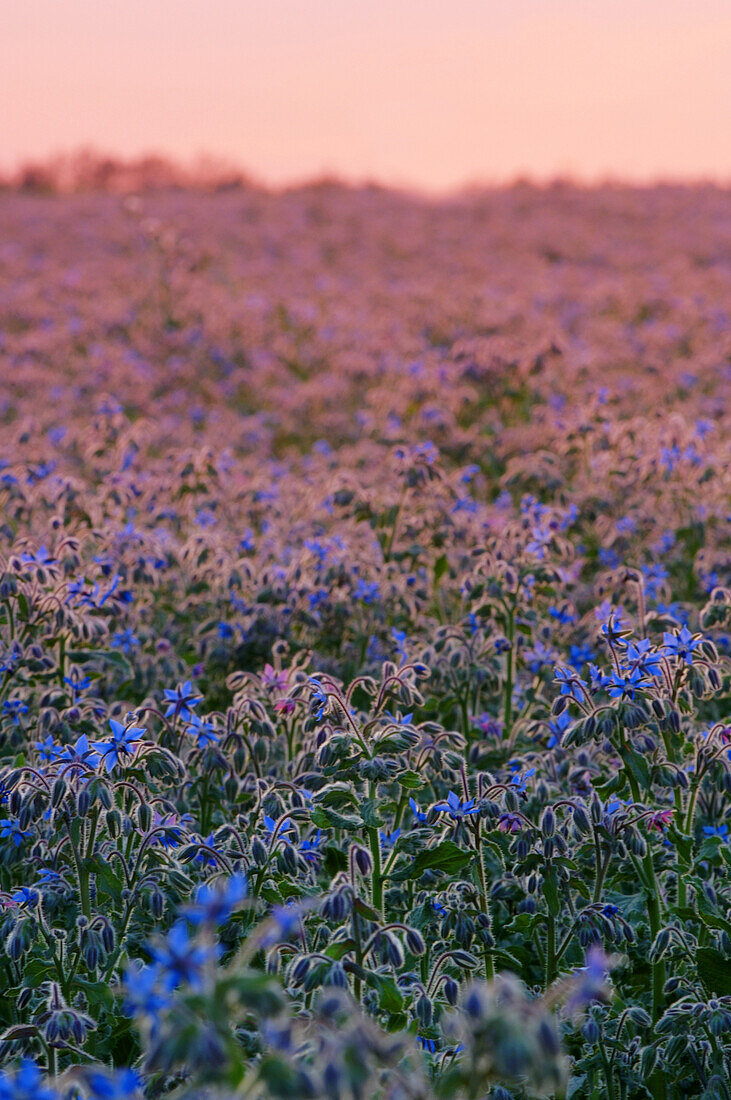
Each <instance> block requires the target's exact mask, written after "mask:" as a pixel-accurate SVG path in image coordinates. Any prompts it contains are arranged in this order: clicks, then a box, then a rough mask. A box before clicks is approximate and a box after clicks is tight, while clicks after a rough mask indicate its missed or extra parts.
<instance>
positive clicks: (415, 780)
mask: <svg viewBox="0 0 731 1100" xmlns="http://www.w3.org/2000/svg"><path fill="white" fill-rule="evenodd" d="M398 784H399V786H400V787H405V788H406V790H407V791H416V790H418V789H419V787H423V786H424V780H423V779H421V778H420V777H419V776H418V775H417V774H416V772H412V771H408V772H402V773H401V775H399V776H398Z"/></svg>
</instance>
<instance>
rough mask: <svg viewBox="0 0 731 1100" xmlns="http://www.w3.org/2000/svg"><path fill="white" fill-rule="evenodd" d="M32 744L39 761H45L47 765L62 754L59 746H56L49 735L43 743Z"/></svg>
mask: <svg viewBox="0 0 731 1100" xmlns="http://www.w3.org/2000/svg"><path fill="white" fill-rule="evenodd" d="M33 744H34V745H35V747H36V748H37V749H38V755H39V756H40V758H41V760H43V761H45V763H47V764H50V763H51V762H52V761H54V760H55V759H56V757H57V756H61V754H62V752H63V749H62V748H61V746H60V745H57V744H56V742H55V741H54V740H53V737H52V736H51V734H50V733H49V735H48V737H47V738H46V739H45V741H34V742H33Z"/></svg>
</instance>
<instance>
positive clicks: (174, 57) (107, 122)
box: [0, 0, 731, 190]
mask: <svg viewBox="0 0 731 1100" xmlns="http://www.w3.org/2000/svg"><path fill="white" fill-rule="evenodd" d="M730 58H731V0H121V2H114V0H0V73H1V74H2V75H1V76H0V80H1V81H2V110H1V111H0V167H1V168H3V169H6V170H7V169H9V168H12V167H14V166H15V165H17V163H18V162H19V161H20V160H23V159H26V158H39V157H42V156H45V155H48V154H51V153H56V152H63V151H70V150H73V149H77V148H79V147H80V146H82V145H91V146H94V147H96V148H97V149H100V150H102V151H104V152H112V153H118V154H123V155H131V154H137V153H140V152H148V151H159V152H163V153H167V154H170V155H173V156H175V157H176V158H180V159H182V160H185V161H188V160H190V159H191V158H192V157H194V156H195V155H196V154H199V153H210V154H214V155H218V156H220V157H223V158H225V159H227V160H230V161H232V162H235V163H236V164H238V165H240V166H241V167H242V168H244V169H245V170H246V171H248V172H249V173H251V174H252V175H253V176H254V177H256V178H259V179H261V180H263V181H265V182H269V183H277V184H278V183H285V182H290V181H293V180H300V179H303V178H306V177H311V176H314V175H318V174H322V173H323V172H331V173H336V174H338V175H340V176H344V177H346V178H348V179H354V180H362V179H365V178H369V179H377V180H379V181H382V182H386V183H400V184H407V185H412V186H417V187H421V188H425V189H429V190H443V189H448V188H451V187H455V186H459V185H461V184H464V183H472V182H478V181H487V182H494V181H499V180H505V179H509V178H513V177H515V176H517V175H530V176H534V177H538V178H546V177H549V176H555V175H564V176H565V175H572V176H578V177H580V178H583V179H596V178H597V177H602V176H607V175H609V176H612V177H621V178H632V179H642V180H646V179H650V178H656V177H672V178H679V177H680V178H698V177H712V178H715V179H720V180H723V181H729V180H731V64H730V63H729V59H730Z"/></svg>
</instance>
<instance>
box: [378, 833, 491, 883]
mask: <svg viewBox="0 0 731 1100" xmlns="http://www.w3.org/2000/svg"><path fill="white" fill-rule="evenodd" d="M471 859H474V853H472V852H465V851H464V850H463V849H462V848H459V847H458V846H457V845H456V844H455V843H454V841H453V840H443V841H442V842H441V844H437V845H436V846H435V847H434V848H427V849H425V850H424V851H422V852H419V853H418V854H417V856H416V857H415V859H413V860H412V861H411V862H410V863H408V864H407V865H406V866H405V867H399V869H398V870H397V871H393V872H392V873H391V876H390V877H391V878H392V879H393V880H394V882H403V881H404V880H406V879H410V878H414V879H416V878H419V877H420V876H421V875H423V874H424V871H445V872H446V873H447V874H456V873H457V872H458V871H461V870H462V868H463V867H465V866H466V865H467V864H468V863H469V862H470V860H471Z"/></svg>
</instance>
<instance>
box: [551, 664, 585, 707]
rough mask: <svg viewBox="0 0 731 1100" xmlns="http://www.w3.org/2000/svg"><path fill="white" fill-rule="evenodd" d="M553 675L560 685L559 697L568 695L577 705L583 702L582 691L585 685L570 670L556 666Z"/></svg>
mask: <svg viewBox="0 0 731 1100" xmlns="http://www.w3.org/2000/svg"><path fill="white" fill-rule="evenodd" d="M554 675H555V677H556V680H557V681H558V683H559V684H560V685H561V695H570V696H571V698H572V699H575V700H576V701H577V703H581V702H583V700H584V695H585V693H584V690H583V689H584V688H585V687H586V683H585V681H584V680H582V679H581V677H580V676H577V674H576V672H574V670H573V669H572V668H564V667H563V665H557V666H556V668H555V669H554Z"/></svg>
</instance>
